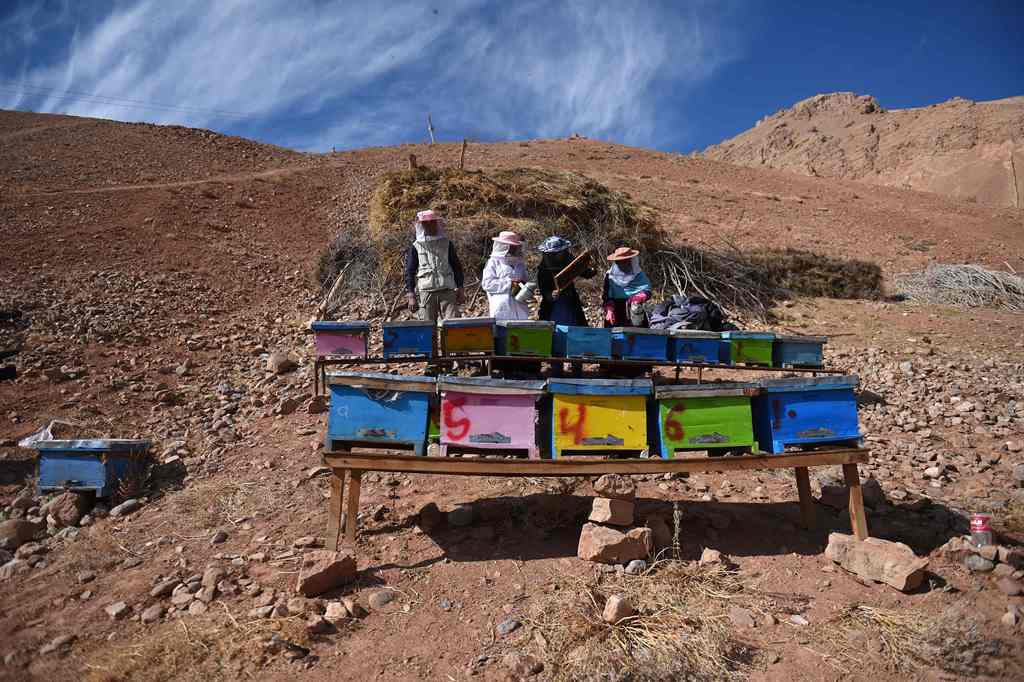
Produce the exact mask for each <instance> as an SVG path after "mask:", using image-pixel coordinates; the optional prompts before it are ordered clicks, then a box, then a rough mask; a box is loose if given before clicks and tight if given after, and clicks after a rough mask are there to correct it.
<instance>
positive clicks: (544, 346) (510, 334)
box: [496, 320, 555, 358]
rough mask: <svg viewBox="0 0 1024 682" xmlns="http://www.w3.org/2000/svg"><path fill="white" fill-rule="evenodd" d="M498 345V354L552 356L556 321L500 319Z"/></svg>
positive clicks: (498, 323)
mask: <svg viewBox="0 0 1024 682" xmlns="http://www.w3.org/2000/svg"><path fill="white" fill-rule="evenodd" d="M496 324H497V331H498V338H497V339H496V346H497V351H498V355H528V356H532V357H539V358H548V357H551V344H552V342H553V341H554V338H555V323H554V322H545V321H543V320H499V321H498V322H497V323H496Z"/></svg>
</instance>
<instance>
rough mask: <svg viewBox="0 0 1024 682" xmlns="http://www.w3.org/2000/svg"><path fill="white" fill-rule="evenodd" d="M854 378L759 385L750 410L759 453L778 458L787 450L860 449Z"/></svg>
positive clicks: (760, 383)
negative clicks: (813, 447)
mask: <svg viewBox="0 0 1024 682" xmlns="http://www.w3.org/2000/svg"><path fill="white" fill-rule="evenodd" d="M857 384H858V379H857V377H856V376H843V377H818V378H813V379H764V380H761V381H759V382H757V386H758V388H759V389H760V390H761V393H760V394H759V395H757V396H755V397H754V399H753V401H752V403H751V407H752V409H753V418H754V435H755V437H756V438H757V443H758V446H759V447H760V448H761V450H763V451H765V452H769V453H771V454H778V453H781V452H783V451H784V450H785V449H786V447H787V446H790V445H820V444H829V443H835V444H837V445H838V444H851V445H852V444H859V443H860V440H861V433H860V425H859V424H858V422H857V399H856V396H855V395H854V389H855V388H856V387H857Z"/></svg>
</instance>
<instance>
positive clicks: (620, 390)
mask: <svg viewBox="0 0 1024 682" xmlns="http://www.w3.org/2000/svg"><path fill="white" fill-rule="evenodd" d="M652 390H653V384H652V383H651V380H650V379H548V393H561V394H564V395H651V392H652Z"/></svg>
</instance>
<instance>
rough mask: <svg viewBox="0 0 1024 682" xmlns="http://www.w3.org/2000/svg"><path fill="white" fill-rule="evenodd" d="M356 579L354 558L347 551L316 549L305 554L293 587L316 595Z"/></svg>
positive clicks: (312, 595)
mask: <svg viewBox="0 0 1024 682" xmlns="http://www.w3.org/2000/svg"><path fill="white" fill-rule="evenodd" d="M355 579H356V560H355V558H354V557H353V556H352V555H351V554H349V553H347V552H332V551H330V550H317V551H313V552H309V553H308V554H306V555H305V561H304V562H303V564H302V568H301V569H300V570H299V578H298V583H297V584H296V586H295V589H296V590H297V591H298V592H299V593H300V594H302V595H303V596H306V597H316V596H319V595H321V594H323V593H324V592H327V591H329V590H333V589H334V588H336V587H341V586H342V585H346V584H348V583H350V582H352V581H353V580H355Z"/></svg>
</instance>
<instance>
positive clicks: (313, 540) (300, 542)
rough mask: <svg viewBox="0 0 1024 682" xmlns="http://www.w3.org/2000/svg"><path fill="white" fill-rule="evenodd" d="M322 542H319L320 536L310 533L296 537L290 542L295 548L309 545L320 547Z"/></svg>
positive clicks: (303, 547) (304, 547)
mask: <svg viewBox="0 0 1024 682" xmlns="http://www.w3.org/2000/svg"><path fill="white" fill-rule="evenodd" d="M322 546H323V543H322V542H320V538H317V537H314V536H312V535H305V536H303V537H301V538H298V539H296V540H295V541H294V542H292V547H294V548H295V549H306V548H309V547H322Z"/></svg>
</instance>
